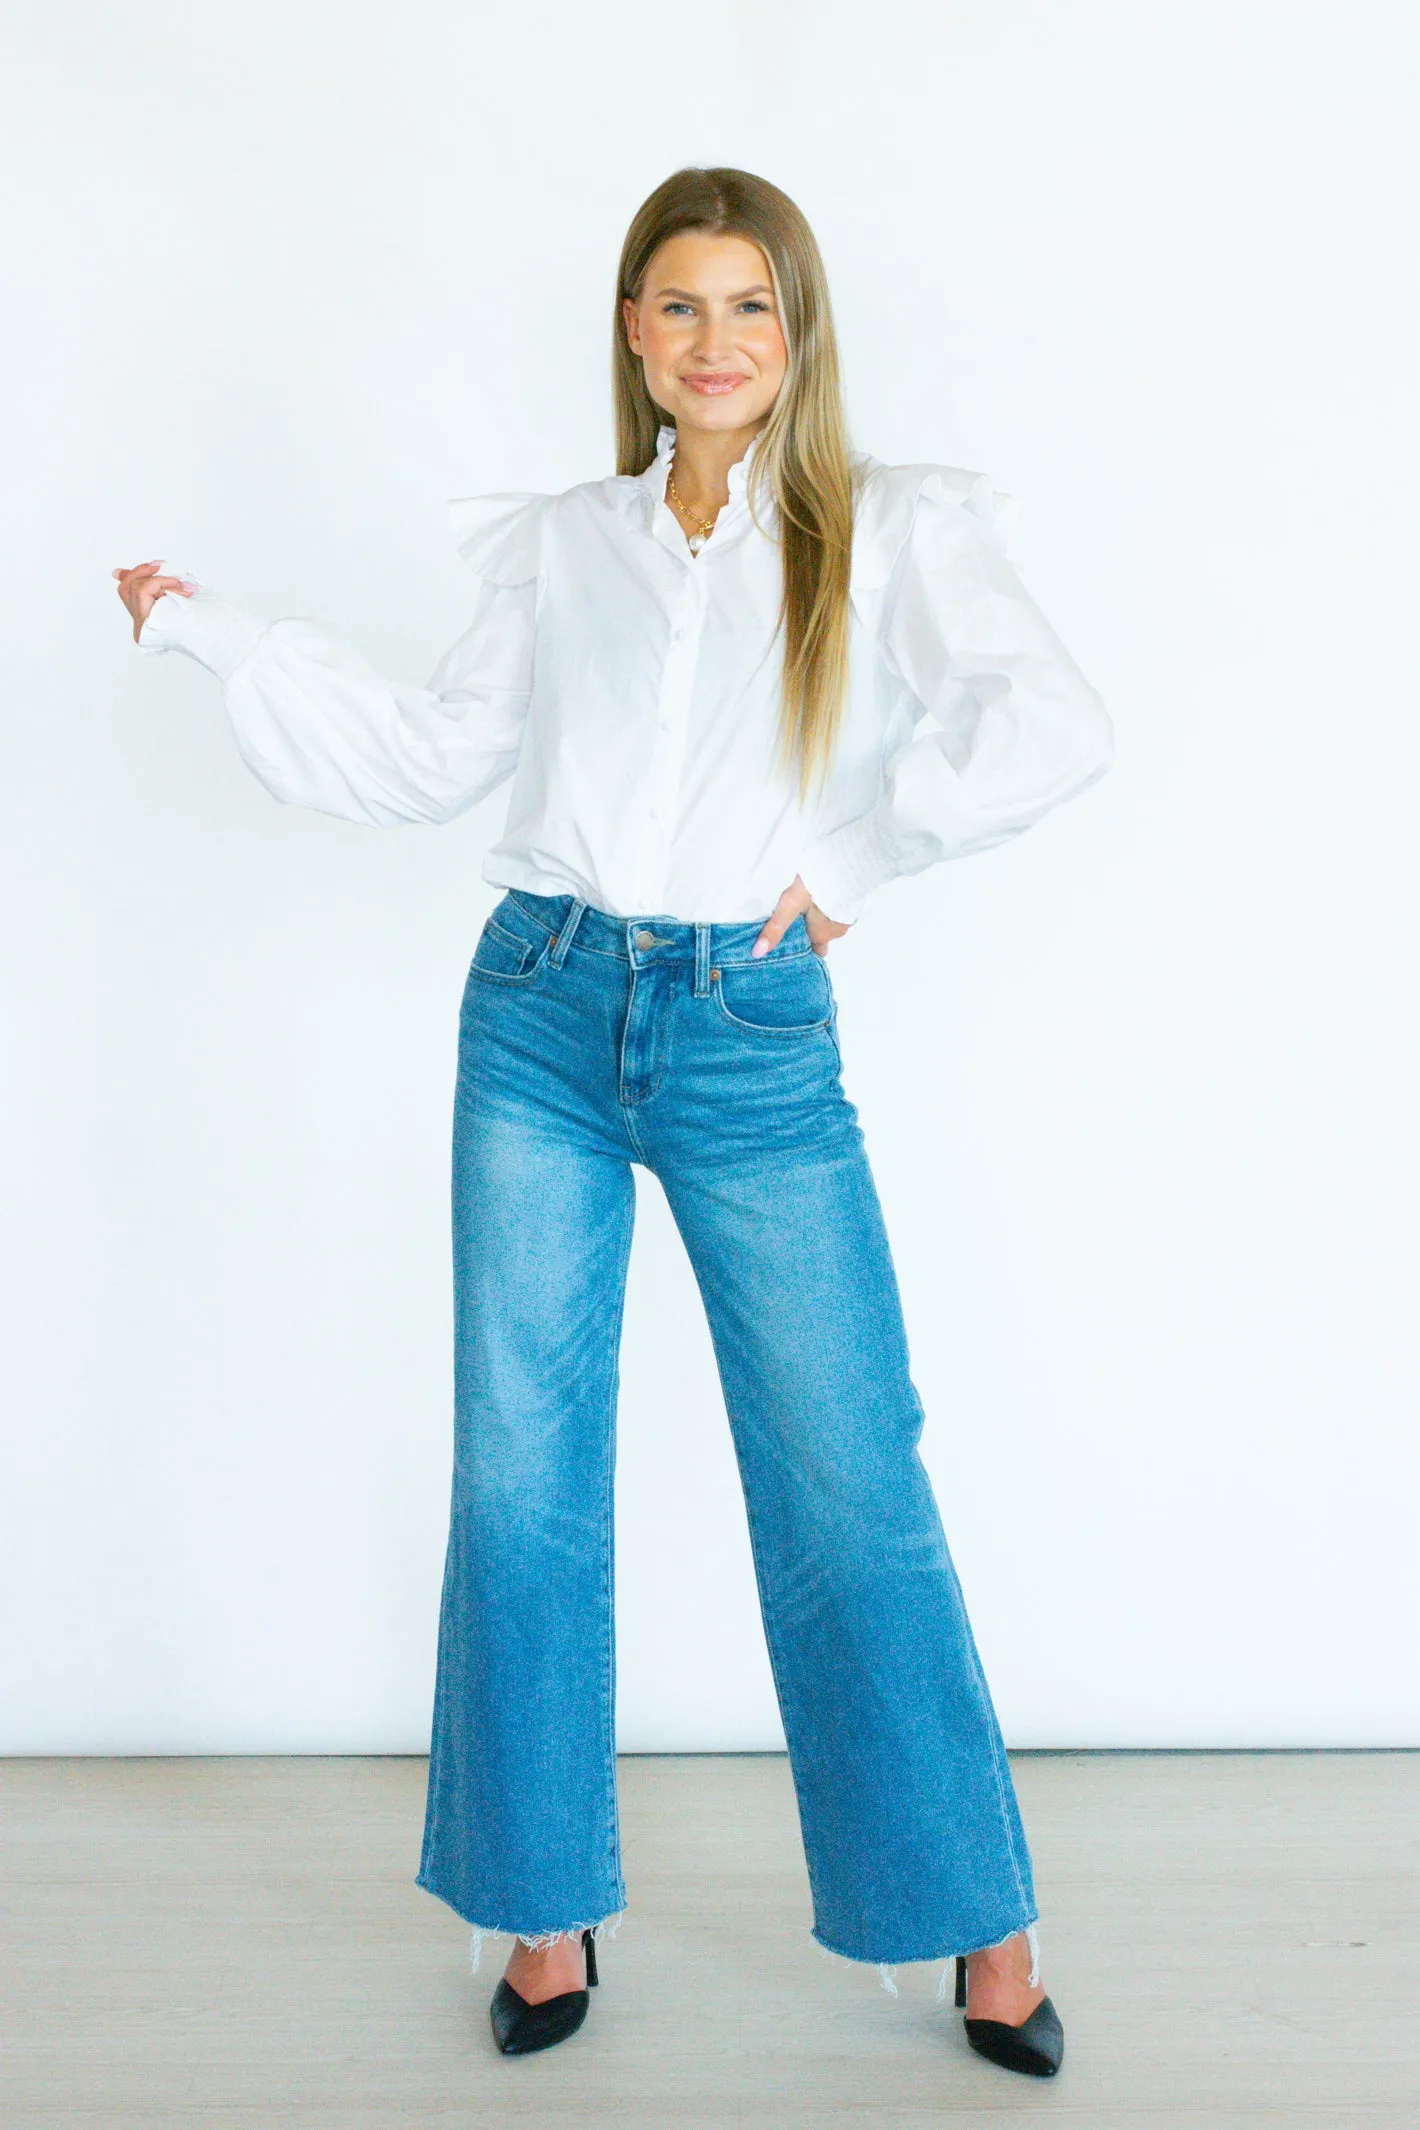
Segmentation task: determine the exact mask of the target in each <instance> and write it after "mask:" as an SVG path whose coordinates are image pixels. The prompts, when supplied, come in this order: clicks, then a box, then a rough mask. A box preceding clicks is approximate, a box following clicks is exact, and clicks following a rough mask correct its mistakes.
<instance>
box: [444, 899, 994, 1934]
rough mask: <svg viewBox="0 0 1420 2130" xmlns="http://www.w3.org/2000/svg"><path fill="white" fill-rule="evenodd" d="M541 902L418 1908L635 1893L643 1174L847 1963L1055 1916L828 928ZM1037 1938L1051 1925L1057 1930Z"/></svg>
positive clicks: (516, 1043)
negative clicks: (706, 1346)
mask: <svg viewBox="0 0 1420 2130" xmlns="http://www.w3.org/2000/svg"><path fill="white" fill-rule="evenodd" d="M761 929H762V920H761V921H756V922H754V923H734V924H700V925H698V924H692V923H685V922H682V921H679V920H673V919H668V918H665V917H662V916H648V917H644V918H629V919H627V918H621V917H615V916H612V915H609V914H608V913H606V912H605V911H601V910H598V909H595V908H592V907H590V906H588V905H587V904H585V903H583V902H580V901H578V900H576V899H575V898H573V897H572V896H570V895H552V896H544V895H534V894H530V893H528V892H526V891H524V890H521V889H514V890H512V891H510V892H509V893H508V894H506V895H505V896H504V898H503V900H502V901H501V902H500V903H499V904H498V906H497V908H496V909H495V910H494V911H493V914H492V916H491V917H490V918H489V920H488V922H487V924H486V926H485V928H484V930H483V933H482V936H481V937H480V939H479V942H478V946H477V950H476V952H475V954H474V957H473V963H472V966H471V968H470V970H469V975H468V982H467V986H466V989H465V993H464V999H463V1007H462V1013H461V1019H460V1048H459V1071H458V1090H457V1098H456V1104H455V1124H454V1162H453V1219H454V1273H455V1296H456V1338H457V1352H456V1414H455V1443H454V1478H453V1499H452V1514H451V1523H450V1533H449V1548H448V1556H447V1565H446V1570H445V1578H444V1592H443V1605H442V1612H441V1618H440V1628H439V1661H438V1682H437V1688H436V1693H435V1705H434V1726H433V1744H432V1752H431V1758H430V1765H429V1791H428V1805H427V1816H426V1822H425V1835H424V1849H423V1856H422V1860H421V1864H420V1870H419V1883H420V1885H421V1886H423V1887H425V1888H427V1890H428V1891H429V1892H430V1893H433V1894H436V1895H437V1896H438V1897H439V1898H440V1899H441V1900H443V1901H446V1902H447V1903H448V1904H449V1906H450V1907H451V1908H453V1909H454V1910H455V1911H456V1912H457V1913H458V1914H459V1915H461V1916H462V1917H464V1918H465V1920H466V1921H468V1922H469V1923H471V1924H473V1925H474V1926H475V1928H476V1929H480V1930H497V1931H507V1932H510V1933H513V1932H516V1933H518V1934H519V1935H521V1936H523V1937H525V1938H538V1937H542V1936H545V1935H547V1934H550V1933H560V1932H562V1931H570V1930H575V1929H578V1928H580V1927H581V1926H583V1925H584V1924H595V1923H598V1922H601V1921H604V1920H605V1919H607V1918H608V1917H611V1916H614V1915H616V1914H619V1912H620V1911H621V1910H622V1909H623V1908H624V1906H625V1904H626V1895H625V1888H624V1886H623V1883H622V1875H621V1854H620V1844H619V1840H618V1830H617V1798H616V1761H615V1741H614V1736H613V1711H614V1680H615V1652H614V1643H613V1624H612V1469H613V1458H614V1437H615V1416H616V1397H617V1381H618V1346H619V1342H620V1336H621V1321H622V1301H623V1296H624V1292H625V1280H626V1267H627V1256H628V1252H629V1250H630V1247H631V1229H632V1218H633V1205H634V1183H633V1178H632V1173H631V1165H632V1163H633V1162H641V1163H642V1164H644V1166H645V1167H646V1168H648V1169H650V1170H651V1171H652V1172H653V1173H654V1174H655V1175H656V1176H657V1177H658V1178H659V1179H660V1182H661V1184H662V1185H663V1187H664V1189H665V1193H666V1197H667V1199H668V1200H669V1202H670V1206H671V1210H672V1213H673V1214H674V1217H675V1220H676V1224H677V1226H678V1228H679V1230H680V1233H681V1235H682V1237H683V1238H684V1241H685V1246H686V1249H687V1251H688V1252H689V1256H690V1261H691V1264H692V1266H693V1268H694V1271H695V1276H696V1279H697V1281H698V1282H699V1287H700V1292H701V1295H702V1297H703V1300H704V1303H705V1309H706V1313H707V1316H708V1318H709V1324H710V1330H711V1333H712V1336H713V1339H714V1345H715V1353H716V1356H717V1360H718V1364H719V1370H720V1379H721V1382H722V1385H723V1388H724V1394H725V1405H726V1408H727V1411H728V1414H729V1420H730V1426H731V1429H732V1432H733V1437H734V1446H735V1451H736V1454H737V1456H738V1459H739V1468H740V1474H741V1478H742V1481H743V1485H744V1492H745V1502H746V1506H747V1510H748V1518H749V1529H750V1537H751V1542H752V1546H753V1553H754V1563H755V1572H756V1575H757V1577H758V1583H759V1596H760V1604H761V1608H762V1612H763V1618H764V1628H765V1635H766V1638H767V1641H768V1645H769V1654H770V1659H771V1662H772V1665H773V1670H774V1680H775V1685H776V1689H777V1691H778V1696H779V1706H780V1710H781V1712H782V1715H783V1719H784V1730H785V1734H786V1737H787V1740H788V1746H789V1757H790V1763H791V1766H792V1770H793V1776H794V1783H795V1788H796V1792H797V1797H798V1805H799V1818H800V1825H801V1828H802V1832H803V1840H804V1849H805V1853H806V1857H807V1861H808V1873H809V1882H810V1886H811V1890H812V1896H813V1910H814V1931H813V1935H814V1936H815V1937H816V1938H817V1939H818V1941H819V1943H820V1944H822V1945H824V1946H826V1947H827V1948H828V1949H829V1950H830V1951H833V1952H837V1953H841V1954H844V1955H846V1956H847V1957H848V1958H850V1959H855V1960H866V1961H872V1962H877V1963H882V1964H888V1963H896V1962H899V1961H911V1960H928V1959H936V1958H940V1957H942V1956H944V1955H948V1954H951V1953H956V1952H971V1951H975V1950H977V1949H978V1948H980V1947H982V1946H985V1945H992V1944H996V1943H998V1942H999V1941H1000V1940H1002V1939H1004V1938H1006V1937H1009V1936H1011V1935H1012V1934H1013V1933H1014V1932H1016V1931H1018V1930H1022V1929H1025V1928H1026V1927H1027V1926H1028V1925H1031V1924H1033V1923H1034V1922H1035V1919H1036V1906H1035V1897H1034V1892H1033V1887H1032V1880H1031V1866H1030V1858H1029V1854H1028V1851H1027V1847H1026V1842H1025V1836H1024V1834H1023V1832H1022V1828H1021V1821H1020V1815H1019V1812H1018V1810H1017V1805H1016V1797H1015V1791H1014V1788H1013V1785H1012V1782H1011V1775H1010V1770H1009V1767H1008V1765H1007V1761H1006V1755H1005V1751H1004V1748H1003V1745H1002V1741H1001V1734H1000V1730H999V1728H998V1726H997V1722H996V1716H995V1712H994V1710H993V1708H992V1705H991V1697H990V1694H989V1691H988V1689H987V1685H986V1681H985V1678H984V1676H983V1673H982V1669H981V1663H980V1660H979V1658H978V1656H977V1651H976V1645H975V1642H974V1640H973V1638H972V1633H971V1628H970V1625H969V1623H968V1621H967V1616H966V1611H965V1608H964V1606H963V1602H962V1595H961V1589H960V1586H959V1584H958V1582H957V1577H956V1573H955V1570H954V1569H953V1566H952V1561H951V1556H950V1554H949V1553H948V1550H947V1545H946V1540H945V1538H944V1536H943V1532H942V1525H941V1520H940V1518H939V1516H938V1513H937V1506H936V1503H935V1501H934V1499H933V1495H932V1490H931V1487H930V1484H929V1482H928V1479H927V1474H926V1472H925V1470H924V1468H923V1466H922V1463H921V1460H920V1458H919V1457H918V1454H917V1441H918V1436H919V1434H920V1431H921V1427H922V1421H923V1410H922V1404H921V1401H920V1399H919V1397H918V1395H917V1392H916V1389H915V1388H914V1386H913V1383H912V1379H911V1377H910V1375H909V1372H908V1351H907V1340H906V1335H905V1332H904V1328H903V1321H902V1311H901V1304H900V1300H899V1296H898V1288H897V1279H896V1275H895V1273H894V1270H893V1264H892V1258H891V1254H890V1252H889V1248H888V1240H887V1235H886V1232H885V1230H884V1226H883V1219H882V1213H881V1210H880V1207H879V1203H878V1196H877V1191H876V1188H875V1186H874V1183H873V1178H872V1174H871V1171H870V1169H869V1166H868V1161H867V1156H866V1153H865V1151H864V1146H863V1140H862V1134H861V1131H860V1129H859V1125H858V1119H857V1111H856V1110H855V1108H854V1106H853V1104H852V1103H851V1102H850V1101H849V1100H848V1099H847V1097H846V1096H845V1094H844V1092H843V1087H842V1084H841V1081H840V1077H839V1070H840V1064H841V1058H840V1053H839V1047H838V1038H837V1032H836V1021H837V1008H836V1004H835V1000H834V995H833V987H832V981H831V979H830V976H829V973H828V968H827V964H826V962H825V960H824V959H823V957H821V956H820V955H818V954H815V953H814V952H813V950H812V948H811V946H810V944H809V938H808V934H807V931H806V930H805V927H804V923H803V920H802V918H797V919H796V920H795V921H794V923H793V924H792V925H791V926H790V928H789V930H788V932H787V933H786V934H785V936H784V938H783V940H782V941H781V942H780V943H779V945H778V946H776V947H775V948H774V949H773V950H772V951H771V952H770V953H769V954H768V955H766V956H764V957H763V958H762V959H760V960H758V961H754V960H752V959H751V957H750V948H751V946H752V945H753V943H754V940H755V939H756V938H757V936H758V934H759V932H760V931H761ZM1033 1937H1034V1933H1033V1932H1032V1938H1033Z"/></svg>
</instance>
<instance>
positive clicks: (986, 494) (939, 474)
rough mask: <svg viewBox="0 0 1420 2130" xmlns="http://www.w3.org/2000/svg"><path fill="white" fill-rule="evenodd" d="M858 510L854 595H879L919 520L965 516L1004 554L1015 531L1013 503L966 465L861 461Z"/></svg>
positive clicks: (855, 527) (854, 560)
mask: <svg viewBox="0 0 1420 2130" xmlns="http://www.w3.org/2000/svg"><path fill="white" fill-rule="evenodd" d="M858 465H859V490H858V507H857V511H856V513H855V516H854V522H853V574H852V589H853V590H854V591H855V592H873V591H880V590H881V589H882V587H883V586H884V585H885V584H886V583H887V581H888V579H889V578H890V577H891V575H892V573H893V570H894V569H895V567H896V566H897V560H898V557H899V556H900V555H901V553H902V551H903V549H904V547H906V545H907V543H908V541H909V540H910V539H911V537H912V532H913V528H914V526H915V525H916V524H917V522H918V520H919V518H921V517H923V516H925V515H928V514H931V513H935V512H936V511H939V510H944V511H957V510H964V511H968V512H969V513H970V514H971V516H972V517H973V518H975V519H976V520H977V521H978V523H979V524H981V525H982V526H983V527H984V529H985V530H986V532H987V533H988V534H989V535H990V537H991V539H992V540H993V541H994V542H995V544H996V546H997V547H998V548H999V549H1000V551H1001V553H1002V554H1003V555H1009V553H1010V550H1011V542H1012V540H1013V539H1014V537H1015V529H1016V499H1015V497H1014V496H1009V495H1003V494H1001V493H999V492H998V491H997V490H996V489H995V488H994V487H993V486H992V484H991V481H990V479H989V477H988V476H987V475H986V474H984V473H972V472H970V471H968V469H967V468H966V467H964V466H885V465H884V464H883V463H882V461H881V460H879V459H871V458H864V459H860V460H859V462H858Z"/></svg>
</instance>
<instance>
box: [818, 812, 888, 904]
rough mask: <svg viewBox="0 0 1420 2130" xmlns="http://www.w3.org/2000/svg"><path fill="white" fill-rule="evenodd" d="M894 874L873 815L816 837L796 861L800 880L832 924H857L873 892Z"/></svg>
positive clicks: (867, 815) (846, 822)
mask: <svg viewBox="0 0 1420 2130" xmlns="http://www.w3.org/2000/svg"><path fill="white" fill-rule="evenodd" d="M896 873H897V866H896V865H895V864H894V863H893V860H892V857H891V855H890V853H889V852H888V851H887V850H886V849H885V848H884V846H883V844H882V841H881V839H880V837H879V835H878V833H877V824H876V822H875V819H874V816H873V815H872V814H860V815H859V817H858V819H857V820H856V821H845V822H844V824H843V826H842V827H841V828H835V829H831V830H830V831H829V833H828V834H827V835H826V836H815V838H814V840H813V842H812V843H810V844H808V845H807V846H806V847H805V849H804V851H803V853H802V855H801V856H800V859H799V878H800V879H801V880H802V881H803V883H804V886H805V887H806V888H807V889H808V891H809V893H810V894H811V895H812V896H813V899H814V901H815V902H816V903H817V904H818V906H819V908H820V909H821V910H822V911H823V914H824V916H825V917H831V918H832V919H833V921H834V923H835V924H856V923H857V921H858V919H859V917H860V916H861V915H862V911H863V904H864V903H865V902H866V900H867V898H868V896H869V895H870V894H871V893H872V891H873V889H874V888H875V887H881V886H882V884H883V882H884V881H885V880H891V879H893V878H895V876H896Z"/></svg>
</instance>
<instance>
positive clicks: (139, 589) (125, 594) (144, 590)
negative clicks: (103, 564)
mask: <svg viewBox="0 0 1420 2130" xmlns="http://www.w3.org/2000/svg"><path fill="white" fill-rule="evenodd" d="M159 560H161V557H159ZM157 567H158V564H157V562H138V563H135V564H134V566H133V568H132V569H116V570H115V571H114V573H113V574H114V575H115V577H117V579H118V596H119V598H120V599H121V600H122V601H123V603H124V605H125V606H126V607H127V609H128V611H129V613H130V614H131V615H132V616H133V641H134V642H135V643H137V641H138V639H139V637H140V636H141V635H142V633H143V624H144V622H145V621H146V620H147V619H148V616H149V615H150V614H151V613H152V611H153V608H154V606H155V605H156V604H157V602H158V600H160V599H161V598H162V596H163V594H164V593H165V592H181V594H182V596H183V598H184V599H190V598H191V597H192V595H193V592H194V591H195V590H196V589H197V587H196V586H195V585H193V584H190V583H186V582H184V580H183V579H182V578H181V577H158V576H155V575H154V574H153V573H154V571H155V570H156V569H157Z"/></svg>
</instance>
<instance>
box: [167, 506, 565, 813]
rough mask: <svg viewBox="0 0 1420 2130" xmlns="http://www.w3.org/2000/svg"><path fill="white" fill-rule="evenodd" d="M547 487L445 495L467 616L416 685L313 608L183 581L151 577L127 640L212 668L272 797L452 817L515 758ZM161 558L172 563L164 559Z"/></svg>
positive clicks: (528, 676) (246, 755)
mask: <svg viewBox="0 0 1420 2130" xmlns="http://www.w3.org/2000/svg"><path fill="white" fill-rule="evenodd" d="M547 501H548V498H547V497H544V496H533V495H501V496H460V497H455V498H453V499H451V500H450V502H449V504H448V511H449V520H450V525H451V528H452V531H453V535H454V540H455V544H456V545H457V547H458V550H459V552H460V554H461V555H462V556H463V558H464V560H465V561H466V562H467V563H468V564H469V566H470V568H471V569H472V570H473V572H474V574H475V576H476V577H477V579H478V590H477V594H476V596H475V600H474V607H473V616H472V619H471V621H470V623H469V625H468V627H467V628H466V629H465V630H464V632H463V634H462V635H461V636H460V637H459V638H458V640H457V642H456V643H454V644H452V645H450V647H449V649H448V650H447V651H446V652H445V653H444V655H443V657H442V658H441V659H440V661H439V663H438V665H437V666H436V667H435V669H434V671H433V673H432V674H431V675H430V677H429V680H428V683H427V684H426V685H425V686H424V687H422V688H416V687H409V686H404V685H402V684H401V683H399V682H397V681H389V680H385V679H383V678H382V677H381V676H380V675H379V674H378V673H376V672H375V671H374V669H373V668H372V667H371V666H369V665H368V664H367V663H366V662H365V660H364V659H363V658H362V657H361V656H360V655H359V654H358V653H357V652H355V651H352V650H349V649H347V648H346V647H345V645H343V644H340V643H337V642H336V641H335V640H334V639H333V638H332V637H330V636H328V635H327V634H326V633H325V632H324V630H323V629H321V627H320V626H319V625H318V624H317V623H316V622H314V621H310V620H305V619H299V618H290V619H286V620H281V621H269V622H264V621H259V620H257V619H255V618H254V617H253V616H252V615H250V614H246V613H243V612H242V611H241V609H240V608H237V607H233V606H230V605H229V604H228V603H227V601H226V600H224V599H220V598H218V597H217V596H216V594H215V593H213V592H211V591H209V590H208V589H207V587H206V586H204V585H201V584H199V586H198V588H197V590H196V591H195V592H193V593H192V594H191V596H189V597H184V596H183V595H182V594H181V593H178V592H166V593H164V595H163V597H162V598H161V599H159V600H157V601H156V602H155V604H154V606H153V608H152V611H151V612H150V614H149V615H148V618H147V620H146V621H145V622H144V624H143V629H142V632H141V634H140V636H139V639H138V647H139V649H140V650H145V651H152V652H160V651H169V650H174V651H183V652H185V653H186V654H187V655H188V656H189V657H190V658H194V659H196V660H197V661H198V663H199V664H201V665H204V666H206V667H207V668H208V669H209V671H211V672H213V673H215V674H216V675H217V677H218V679H219V680H220V681H221V682H222V687H223V695H224V699H225V702H226V708H227V713H228V716H229V718H230V720H231V724H232V731H233V733H234V735H235V737H236V743H237V748H238V751H239V753H240V754H241V757H242V759H243V761H244V762H245V763H246V765H247V767H248V768H249V769H250V770H252V772H253V773H254V774H255V775H256V776H257V777H258V778H259V779H260V781H261V782H262V783H263V784H264V785H265V786H266V789H267V790H268V791H269V792H271V794H272V795H273V797H275V798H277V799H280V800H282V801H284V802H285V803H286V804H287V805H291V806H309V807H313V808H315V810H316V811H317V812H319V813H326V814H335V815H337V816H338V817H339V818H340V819H342V820H346V821H363V822H369V823H372V824H373V825H375V826H376V827H380V828H389V827H394V826H396V825H397V824H399V823H401V822H406V821H448V820H452V818H453V817H454V815H456V814H460V813H463V812H464V811H466V809H467V808H469V807H470V806H473V805H476V804H477V802H478V800H479V799H481V798H483V797H484V796H485V795H486V794H487V793H488V792H490V791H492V790H494V789H495V787H496V786H497V785H499V784H501V783H503V782H504V780H505V779H506V778H507V777H509V776H511V774H512V772H513V768H514V765H515V763H516V761H517V756H518V748H519V744H520V740H521V736H522V730H523V725H524V722H525V719H526V716H527V706H528V695H529V691H530V688H531V685H532V657H533V635H534V628H535V618H536V599H537V579H538V573H539V569H540V552H541V524H542V518H543V511H544V506H545V504H546V503H547ZM163 573H164V574H165V575H169V576H174V575H178V574H179V572H178V571H176V570H174V569H172V568H171V567H170V566H169V565H168V564H166V563H165V564H164V566H163ZM188 581H192V580H191V579H189V580H188Z"/></svg>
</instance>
